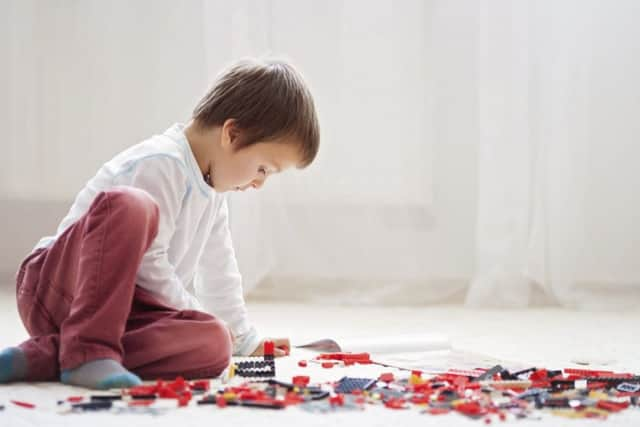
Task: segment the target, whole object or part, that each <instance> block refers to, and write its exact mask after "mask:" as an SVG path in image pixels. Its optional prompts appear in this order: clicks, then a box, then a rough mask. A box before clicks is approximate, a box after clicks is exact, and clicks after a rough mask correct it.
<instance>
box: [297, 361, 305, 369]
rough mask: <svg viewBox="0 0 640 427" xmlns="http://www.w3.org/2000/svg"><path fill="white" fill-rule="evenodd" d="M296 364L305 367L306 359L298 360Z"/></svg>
mask: <svg viewBox="0 0 640 427" xmlns="http://www.w3.org/2000/svg"><path fill="white" fill-rule="evenodd" d="M298 366H300V367H301V368H306V367H307V361H306V360H301V361H299V362H298Z"/></svg>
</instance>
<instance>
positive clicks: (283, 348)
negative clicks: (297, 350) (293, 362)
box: [251, 338, 291, 357]
mask: <svg viewBox="0 0 640 427" xmlns="http://www.w3.org/2000/svg"><path fill="white" fill-rule="evenodd" d="M265 341H273V344H274V347H275V349H274V356H275V357H282V356H288V355H289V351H290V349H291V344H290V343H289V338H265V339H264V340H262V342H261V343H260V345H259V346H258V348H256V350H255V351H254V352H253V353H251V356H262V355H264V342H265Z"/></svg>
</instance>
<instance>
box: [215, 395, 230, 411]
mask: <svg viewBox="0 0 640 427" xmlns="http://www.w3.org/2000/svg"><path fill="white" fill-rule="evenodd" d="M216 405H218V408H224V407H225V406H227V401H226V400H225V398H224V397H222V395H218V397H216Z"/></svg>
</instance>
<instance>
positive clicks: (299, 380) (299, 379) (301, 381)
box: [291, 375, 309, 387]
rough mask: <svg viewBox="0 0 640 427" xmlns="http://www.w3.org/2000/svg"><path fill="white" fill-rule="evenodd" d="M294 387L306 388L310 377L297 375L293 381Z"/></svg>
mask: <svg viewBox="0 0 640 427" xmlns="http://www.w3.org/2000/svg"><path fill="white" fill-rule="evenodd" d="M291 382H292V383H293V385H296V386H298V387H306V386H307V384H309V377H308V376H306V375H297V376H295V377H293V379H292V380H291Z"/></svg>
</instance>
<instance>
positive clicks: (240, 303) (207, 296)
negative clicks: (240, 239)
mask: <svg viewBox="0 0 640 427" xmlns="http://www.w3.org/2000/svg"><path fill="white" fill-rule="evenodd" d="M194 288H195V292H196V295H197V296H198V299H199V300H200V301H201V302H202V305H203V306H204V308H205V310H206V311H208V312H211V313H213V314H214V315H216V316H218V317H220V318H221V319H222V320H224V321H225V322H226V323H227V325H228V326H229V327H230V328H231V331H232V332H233V334H234V336H235V344H234V349H233V354H234V355H236V356H248V355H250V354H251V353H253V351H254V350H255V349H256V348H257V347H258V345H259V344H260V342H261V339H260V337H259V336H258V334H257V332H256V329H255V327H253V326H252V325H251V324H250V322H249V318H248V314H247V309H246V306H245V301H244V297H243V293H242V277H241V275H240V271H239V269H238V263H237V261H236V256H235V252H234V250H233V244H232V241H231V232H230V230H229V209H228V205H227V200H226V197H223V199H222V202H221V204H220V207H219V208H218V212H217V214H216V219H215V222H214V224H213V228H212V230H211V234H210V235H209V238H208V239H207V242H206V244H205V250H204V253H203V255H202V257H201V259H200V263H199V265H198V273H197V275H196V279H195V282H194Z"/></svg>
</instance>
